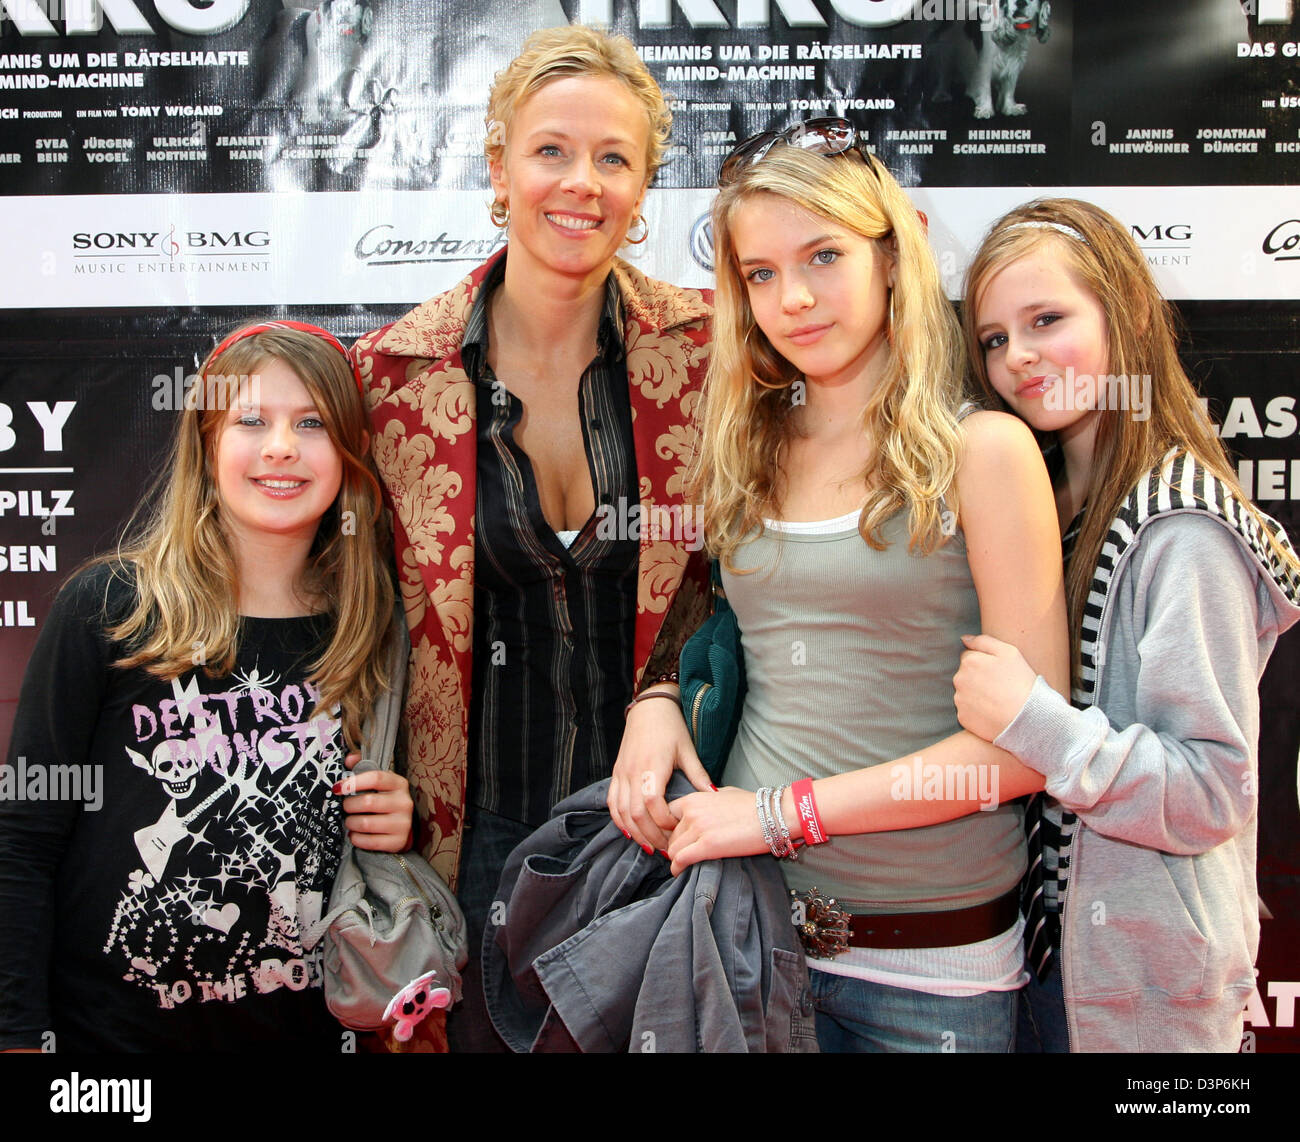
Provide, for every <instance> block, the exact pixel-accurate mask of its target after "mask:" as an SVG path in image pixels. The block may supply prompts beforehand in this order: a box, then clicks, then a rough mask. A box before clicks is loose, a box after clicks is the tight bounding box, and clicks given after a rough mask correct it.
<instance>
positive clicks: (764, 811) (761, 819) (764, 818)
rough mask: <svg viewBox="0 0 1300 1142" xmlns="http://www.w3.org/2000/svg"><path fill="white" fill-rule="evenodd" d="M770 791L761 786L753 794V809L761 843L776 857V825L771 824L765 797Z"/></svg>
mask: <svg viewBox="0 0 1300 1142" xmlns="http://www.w3.org/2000/svg"><path fill="white" fill-rule="evenodd" d="M771 792H772V790H771V789H769V788H768V787H767V786H766V785H764V786H762V787H761V788H760V789H759V790H758V792H757V793H755V794H754V808H755V810H756V811H757V812H758V825H759V828H761V829H762V830H763V843H764V844H766V845H767V847H768V848H769V849H771V850H772V855H773V856H776V855H777V853H776V824H775V823H774V822H773V820H772V817H771V813H770V811H769V810H768V807H767V797H768V794H769V793H771Z"/></svg>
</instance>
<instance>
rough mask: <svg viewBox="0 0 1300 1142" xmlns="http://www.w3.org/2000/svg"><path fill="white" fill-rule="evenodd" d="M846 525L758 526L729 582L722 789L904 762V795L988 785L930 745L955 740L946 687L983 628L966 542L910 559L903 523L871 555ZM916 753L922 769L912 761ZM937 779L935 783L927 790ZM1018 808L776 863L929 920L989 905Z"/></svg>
mask: <svg viewBox="0 0 1300 1142" xmlns="http://www.w3.org/2000/svg"><path fill="white" fill-rule="evenodd" d="M849 526H850V528H851V530H843V531H836V532H835V533H833V534H829V535H806V534H791V533H789V532H785V533H781V534H778V533H776V532H774V531H772V530H770V529H765V530H764V531H763V532H762V533H761V534H757V535H756V536H755V537H754V538H753V539H752V540H751V541H749V542H748V543H746V544H744V545H742V546H741V548H740V549H739V551H738V552H737V555H736V560H735V562H736V565H737V567H738V568H739V569H741V570H743V571H748V570H750V569H753V573H752V574H738V575H733V574H729V573H727V572H726V571H724V572H723V585H724V588H725V590H726V592H727V599H728V601H729V602H730V603H731V605H732V607H733V608H734V609H735V612H736V617H737V619H738V620H739V623H740V630H741V640H742V643H743V646H744V651H745V671H746V678H747V682H748V692H747V694H746V696H745V705H744V712H743V715H742V718H741V722H740V729H739V731H738V733H737V735H736V742H735V745H734V746H733V747H732V751H731V755H730V757H729V759H728V762H727V767H726V771H725V773H724V779H725V781H726V783H727V784H728V785H735V786H739V787H741V788H743V789H757V788H758V787H759V786H761V785H781V784H784V783H785V782H788V781H790V782H792V781H797V780H798V779H799V778H801V777H812V778H820V777H829V776H831V775H832V774H836V773H842V772H844V771H846V770H851V769H857V768H864V767H866V766H872V765H881V764H884V763H887V762H892V761H895V760H896V759H908V760H909V765H908V766H907V767H900V769H899V770H898V772H897V779H896V782H895V788H896V789H897V791H898V794H899V795H901V796H911V797H917V798H920V797H924V796H925V795H926V793H927V791H928V792H929V793H930V794H931V795H933V794H934V793H935V792H936V790H937V788H938V787H937V786H936V784H935V782H936V780H937V781H940V782H942V781H944V780H947V781H948V782H949V787H950V788H951V787H953V786H955V785H956V783H957V782H958V781H962V782H964V783H965V785H966V788H967V790H968V795H974V796H977V797H983V796H984V795H985V794H986V793H987V792H991V791H992V790H991V787H990V785H989V778H988V775H987V774H985V781H984V786H983V788H980V786H979V778H978V775H977V774H976V772H975V766H974V765H971V766H969V767H966V772H964V773H961V774H958V773H956V772H952V773H949V774H943V773H942V772H940V771H939V770H938V767H933V768H932V769H930V770H927V769H926V768H925V766H924V764H923V763H924V761H925V754H924V750H925V747H926V746H929V745H932V744H934V743H936V742H938V741H941V740H942V739H944V738H946V737H949V736H950V735H952V734H954V733H957V732H958V731H959V730H960V729H961V727H960V725H959V724H958V722H957V712H956V710H955V708H954V706H953V696H952V676H953V674H954V673H956V670H957V665H958V659H959V657H960V655H961V651H962V645H961V641H960V637H959V636H960V635H962V634H974V633H978V632H979V630H980V616H979V600H978V598H977V597H976V594H975V585H974V583H973V582H972V581H971V575H970V568H969V566H968V565H967V562H966V545H965V540H964V537H963V536H962V534H961V532H960V531H959V532H958V533H957V534H956V535H955V536H953V537H952V538H951V539H949V540H948V542H947V543H945V544H944V545H943V546H942V547H940V548H939V549H938V550H937V551H935V552H933V553H931V554H930V555H927V556H921V555H912V554H909V552H908V550H907V513H906V512H898V513H897V514H895V515H894V516H892V517H891V518H890V519H889V520H888V521H887V522H886V524H885V527H884V529H883V537H884V538H885V539H886V540H887V541H888V543H889V546H888V547H887V548H886V549H885V550H884V551H876V550H873V549H872V548H871V547H869V546H868V545H867V543H866V542H865V541H864V540H863V539H862V537H861V536H860V535H859V534H858V531H857V529H856V524H852V525H849ZM917 752H920V754H921V761H922V765H921V766H920V767H919V768H918V766H917V765H916V763H914V762H911V759H912V758H913V757H914V755H915V754H916V753H917ZM927 783H928V784H927ZM1021 815H1022V814H1021V809H1020V806H1019V805H999V806H998V807H997V808H995V809H993V810H991V811H987V812H985V811H981V812H977V813H973V814H971V815H970V816H967V817H963V818H961V819H959V820H955V821H948V822H945V823H944V824H941V825H931V826H927V827H924V828H917V829H902V830H897V831H894V832H886V833H863V834H860V835H857V836H842V837H833V838H832V839H831V840H830V841H829V842H828V843H827V844H824V845H819V846H817V847H815V848H806V847H805V848H802V849H800V851H799V859H798V860H797V861H786V862H784V863H783V864H782V870H783V871H784V873H785V876H786V881H787V883H788V884H789V885H790V887H791V888H794V889H797V890H799V891H806V890H807V889H809V888H811V887H813V886H814V885H815V886H816V887H817V888H819V889H820V890H821V891H822V892H825V893H830V894H831V895H833V896H835V897H837V898H838V899H839V900H840V902H841V904H843V905H844V906H845V907H846V908H848V909H849V910H850V911H852V912H857V913H872V912H931V911H944V910H948V909H956V908H966V907H969V906H971V905H975V904H982V903H984V902H986V901H989V900H992V899H995V898H996V897H998V896H1000V895H1001V894H1002V893H1004V892H1006V891H1007V890H1008V889H1010V888H1011V887H1012V886H1013V885H1014V884H1016V882H1017V881H1018V880H1019V879H1020V876H1021V875H1022V873H1023V871H1024V865H1025V848H1024V837H1023V834H1022V832H1021Z"/></svg>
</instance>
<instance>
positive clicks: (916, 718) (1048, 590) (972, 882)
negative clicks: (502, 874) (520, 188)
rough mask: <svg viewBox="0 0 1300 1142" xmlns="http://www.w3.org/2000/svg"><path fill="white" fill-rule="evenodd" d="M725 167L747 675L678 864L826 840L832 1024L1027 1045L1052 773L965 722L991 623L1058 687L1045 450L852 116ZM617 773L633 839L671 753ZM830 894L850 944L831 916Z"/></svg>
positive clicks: (710, 414) (686, 814)
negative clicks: (994, 407) (1024, 916)
mask: <svg viewBox="0 0 1300 1142" xmlns="http://www.w3.org/2000/svg"><path fill="white" fill-rule="evenodd" d="M720 183H721V191H720V193H719V195H718V199H717V202H716V204H715V206H714V211H713V233H714V244H715V249H716V251H717V264H718V288H717V298H716V318H715V340H714V350H713V360H712V362H711V365H710V374H709V381H708V387H707V402H706V406H705V408H704V412H703V427H702V434H703V451H702V455H701V458H700V462H699V466H698V469H697V471H696V476H695V485H694V486H695V489H696V491H697V492H698V494H699V495H700V497H701V500H702V503H703V509H704V519H705V534H706V536H707V539H708V544H709V548H710V551H711V552H712V553H714V554H715V555H716V556H717V557H718V558H719V559H720V561H721V564H722V579H723V584H724V587H725V590H726V593H727V597H728V599H729V601H730V603H731V605H732V607H733V608H734V610H735V613H736V615H737V618H738V620H739V625H740V630H741V634H742V640H743V646H744V657H745V671H746V678H747V682H748V693H747V695H746V697H745V704H744V712H743V716H742V719H741V722H740V728H739V731H738V733H737V737H736V742H735V745H734V747H733V749H732V751H731V755H730V758H729V760H728V763H727V766H726V771H725V774H724V779H725V784H726V786H727V787H726V788H723V789H720V790H718V791H716V792H714V791H707V792H702V793H695V794H691V795H688V796H686V797H683V798H680V799H679V800H677V801H674V802H673V803H672V804H671V805H669V807H668V808H669V809H670V810H671V812H672V814H673V816H674V817H675V818H676V821H675V824H674V826H673V828H672V829H671V831H670V833H669V836H668V845H667V851H668V854H669V856H670V857H671V859H672V867H673V869H674V871H677V870H680V869H682V868H684V867H685V866H687V865H689V864H692V863H694V862H695V861H699V860H705V859H709V858H713V857H724V856H735V855H743V854H753V853H762V852H767V851H769V849H770V850H771V851H772V852H773V854H774V855H780V856H787V855H791V854H792V853H793V848H794V845H795V844H796V843H798V842H801V841H804V842H814V843H806V844H804V847H802V848H800V849H799V851H798V859H797V860H795V859H791V860H788V861H786V862H784V863H783V865H782V867H783V869H784V871H785V874H786V880H787V882H788V883H789V885H790V887H791V889H792V890H794V892H795V893H796V894H797V895H798V897H799V901H800V902H799V903H798V904H797V905H796V907H797V909H798V910H799V912H800V918H801V919H804V920H807V921H808V922H809V929H808V935H809V942H810V945H811V946H810V956H809V959H808V966H809V967H810V968H811V969H812V971H811V978H812V988H813V1000H814V1003H815V1006H816V1011H817V1034H818V1040H819V1042H820V1044H821V1047H822V1049H823V1050H833V1051H839V1050H863V1051H884V1050H915V1051H940V1050H950V1049H955V1050H959V1051H966V1050H998V1051H1005V1050H1008V1049H1010V1048H1011V1046H1012V1043H1013V1038H1014V1012H1015V992H1016V989H1018V988H1019V987H1020V986H1021V984H1022V983H1023V980H1024V974H1023V971H1022V955H1021V921H1020V917H1019V912H1018V906H1017V905H1018V892H1017V886H1018V883H1019V881H1020V878H1021V874H1022V873H1023V871H1024V864H1025V848H1024V841H1023V837H1022V832H1021V816H1020V811H1019V808H1018V807H1017V806H1015V805H1013V804H1011V801H1012V799H1013V798H1015V797H1016V796H1018V795H1019V794H1021V793H1024V792H1026V791H1027V790H1030V789H1033V788H1036V787H1037V784H1038V779H1037V778H1036V776H1035V775H1034V774H1033V773H1032V771H1030V770H1027V769H1025V768H1024V767H1023V766H1020V765H1019V764H1018V763H1017V762H1016V761H1015V760H1014V759H1013V758H1011V757H1010V756H1009V755H1007V754H1005V753H1003V752H1001V751H1000V750H997V749H996V748H994V747H992V746H990V745H988V744H987V743H986V742H984V741H981V740H980V739H978V738H977V737H975V736H974V735H972V734H970V733H967V732H965V731H963V730H962V729H961V727H960V726H959V725H958V724H957V720H956V716H955V713H954V711H953V708H952V691H951V678H952V673H953V671H954V670H955V669H956V666H957V662H958V657H959V655H960V653H961V641H960V640H961V636H962V635H963V634H967V633H972V632H977V631H981V630H982V631H984V632H986V633H990V634H996V635H997V636H998V637H999V638H1002V639H1005V640H1006V641H1007V642H1008V643H1011V644H1013V645H1016V646H1018V647H1020V648H1021V650H1022V651H1023V652H1024V654H1025V656H1026V658H1027V659H1028V660H1029V661H1031V662H1034V663H1035V664H1036V666H1037V668H1038V669H1039V670H1041V671H1042V672H1043V673H1044V674H1045V675H1046V676H1047V677H1049V678H1050V679H1053V680H1054V681H1055V683H1056V684H1057V685H1061V686H1064V683H1065V656H1066V639H1065V624H1064V603H1063V596H1062V588H1061V564H1060V554H1059V550H1058V548H1057V544H1056V539H1055V529H1054V526H1053V524H1054V516H1053V513H1052V507H1051V492H1050V488H1049V486H1048V481H1047V474H1046V471H1045V470H1044V467H1043V463H1042V460H1041V458H1040V457H1039V454H1038V450H1037V448H1036V447H1035V445H1034V441H1033V439H1032V437H1031V435H1030V434H1029V432H1028V431H1027V430H1026V429H1025V428H1024V427H1023V426H1022V425H1020V424H1017V423H1016V422H1015V420H1014V419H1012V418H1010V417H1008V416H1006V415H1004V414H997V413H984V412H975V413H972V414H971V415H968V416H965V418H964V419H962V418H961V379H962V368H961V346H960V335H959V333H958V330H957V325H956V319H955V318H954V316H953V314H952V311H951V308H950V307H949V305H948V303H947V301H946V299H945V298H944V295H943V291H942V289H941V287H940V283H939V277H938V273H937V270H936V268H935V265H934V262H933V259H932V257H931V254H930V251H929V248H928V246H927V243H926V238H925V232H924V228H923V224H922V222H921V220H920V219H919V217H918V215H917V212H916V210H915V209H914V208H913V207H912V206H911V204H910V203H909V202H908V200H907V198H906V196H905V195H904V194H903V193H902V191H901V190H900V189H899V187H898V185H897V184H896V183H895V181H894V179H893V178H892V177H891V176H890V174H889V173H888V171H886V170H885V168H884V167H883V166H882V165H881V164H880V163H879V162H878V161H877V160H876V159H874V158H873V157H871V156H870V155H867V154H865V153H863V151H862V149H861V148H860V147H859V146H858V145H857V135H856V131H855V130H854V128H853V126H852V125H851V124H850V123H848V122H847V121H845V120H813V121H811V122H808V123H804V124H800V125H799V126H797V127H795V128H793V129H792V130H790V131H788V132H784V133H781V134H773V135H763V136H757V137H756V138H755V139H751V140H747V141H746V142H745V143H742V144H741V145H740V146H739V147H738V148H737V149H736V151H735V152H734V153H733V154H732V156H731V157H730V158H729V159H728V160H727V162H726V163H725V164H724V166H723V171H722V175H721V178H720ZM656 705H657V706H658V707H660V709H658V710H656V711H655V714H656V716H659V717H667V716H668V714H669V713H671V711H670V710H666V709H664V708H665V707H668V706H669V704H668V703H666V702H660V703H656ZM649 716H650V714H649V712H647V714H646V717H647V718H648V717H649ZM675 716H676V718H677V720H678V722H680V720H681V718H680V714H676V715H675ZM626 748H627V746H626V745H625V749H626ZM679 760H680V759H679ZM620 770H621V772H616V779H619V778H621V779H622V781H621V789H620V797H621V800H618V799H616V806H615V807H616V812H615V816H616V818H617V819H620V820H621V821H622V823H623V825H624V827H626V828H628V829H629V830H631V831H632V833H633V835H634V836H636V837H638V839H640V836H641V835H644V831H645V829H644V825H643V822H644V821H645V820H646V819H647V814H648V813H649V812H650V811H651V806H649V805H647V804H646V800H647V799H646V798H645V797H644V796H643V795H641V793H640V787H641V785H642V783H643V782H644V783H646V784H650V785H654V784H658V782H659V781H660V779H661V778H662V777H663V776H664V774H663V773H653V774H652V775H651V776H650V777H649V778H647V777H645V775H644V774H643V773H639V772H637V770H636V768H635V767H634V766H631V765H629V766H627V767H624V766H623V763H622V761H620ZM796 783H797V784H796ZM792 785H793V788H792ZM659 787H660V788H662V786H661V785H660V786H659ZM756 791H757V792H756ZM830 897H833V898H834V899H835V900H836V901H837V902H838V905H839V907H840V908H841V909H843V910H844V911H845V912H847V913H848V914H849V915H848V916H847V917H844V918H842V923H841V922H839V918H835V917H832V918H831V919H832V923H831V924H830V925H829V927H831V928H835V927H837V926H838V927H840V928H841V929H844V928H847V929H848V931H847V933H845V934H846V935H847V940H841V939H839V938H837V937H836V936H834V935H833V934H832V933H829V932H827V931H826V930H825V928H824V927H821V926H819V925H820V924H821V921H823V920H824V919H826V917H825V916H824V908H823V905H824V904H827V898H830ZM813 927H817V930H816V931H815V932H814V931H813V930H812V929H813ZM823 956H826V957H827V958H821V957H823Z"/></svg>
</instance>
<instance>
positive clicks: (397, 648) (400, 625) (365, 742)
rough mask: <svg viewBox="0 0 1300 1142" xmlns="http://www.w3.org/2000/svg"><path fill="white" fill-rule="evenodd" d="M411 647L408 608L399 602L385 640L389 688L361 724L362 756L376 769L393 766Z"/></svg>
mask: <svg viewBox="0 0 1300 1142" xmlns="http://www.w3.org/2000/svg"><path fill="white" fill-rule="evenodd" d="M410 651H411V636H410V634H409V632H408V631H407V629H406V612H405V611H404V610H403V608H402V604H401V602H398V603H397V604H396V605H395V606H394V607H393V620H392V622H391V623H390V624H389V626H388V637H387V639H386V640H385V642H384V665H385V671H384V673H385V675H386V676H387V678H388V689H387V690H385V691H384V692H383V693H381V694H380V695H379V697H378V698H376V699H375V704H374V707H373V708H372V709H371V711H370V716H369V717H368V718H366V721H365V724H364V725H363V726H362V727H361V757H362V759H363V760H365V761H370V762H372V763H373V764H374V767H375V768H376V769H392V768H393V752H394V750H395V749H396V748H397V734H398V730H399V728H400V726H401V721H402V694H403V692H404V691H405V689H406V660H407V657H408V656H409V654H410ZM367 768H369V767H367Z"/></svg>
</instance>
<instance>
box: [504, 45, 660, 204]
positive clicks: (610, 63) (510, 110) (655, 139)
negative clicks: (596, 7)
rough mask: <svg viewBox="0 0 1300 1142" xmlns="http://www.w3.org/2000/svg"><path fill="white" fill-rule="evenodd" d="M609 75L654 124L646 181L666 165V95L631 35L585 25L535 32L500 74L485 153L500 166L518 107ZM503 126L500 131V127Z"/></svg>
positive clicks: (651, 128)
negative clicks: (551, 89)
mask: <svg viewBox="0 0 1300 1142" xmlns="http://www.w3.org/2000/svg"><path fill="white" fill-rule="evenodd" d="M583 76H593V77H599V76H608V77H610V78H611V79H617V80H618V81H619V82H620V83H622V84H623V85H624V86H626V87H627V89H628V90H629V91H630V92H631V93H632V94H633V95H635V96H636V98H637V100H638V101H639V102H640V103H641V105H642V107H643V108H644V110H645V115H646V122H647V124H648V126H649V133H648V142H647V147H646V182H647V183H649V182H650V180H651V179H653V178H654V176H655V172H656V171H657V170H658V169H659V167H660V165H661V164H662V163H663V161H664V148H665V147H666V146H667V144H668V135H669V133H670V132H671V131H672V126H673V116H672V112H671V111H669V110H668V103H667V101H666V100H665V99H664V94H663V92H662V91H660V90H659V84H658V83H656V82H655V78H654V76H652V75H651V74H650V72H649V69H647V67H646V65H645V64H644V63H643V62H642V61H641V57H640V56H639V55H637V54H636V48H635V47H633V46H632V41H631V40H629V39H628V38H627V37H626V36H610V35H607V34H606V33H604V32H601V31H598V30H597V29H596V28H589V27H587V26H586V25H585V24H572V25H569V26H565V27H559V28H543V29H542V30H541V31H540V32H534V33H533V34H532V35H531V36H529V37H528V39H527V40H525V41H524V46H523V48H522V49H521V50H520V52H519V54H518V55H517V56H515V58H514V59H513V60H512V61H511V62H510V63H509V64H508V65H507V66H506V67H504V68H502V70H501V71H499V72H497V75H496V79H495V80H494V81H493V83H492V90H491V91H490V92H489V93H488V112H487V119H486V125H487V136H486V137H485V139H484V141H483V153H484V154H485V155H486V156H487V159H488V162H496V161H497V160H499V159H500V158H501V154H502V152H503V151H504V150H505V141H506V136H507V135H508V134H509V132H510V122H511V120H512V119H513V118H514V114H515V112H516V111H517V110H518V109H519V105H520V104H521V103H524V102H526V101H527V100H528V98H529V97H530V96H532V95H535V94H536V93H537V92H538V91H540V90H541V89H542V88H543V87H545V86H546V85H547V84H548V83H551V82H553V81H554V80H557V79H573V78H580V77H583ZM497 124H500V125H501V126H500V128H498V127H497Z"/></svg>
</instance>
